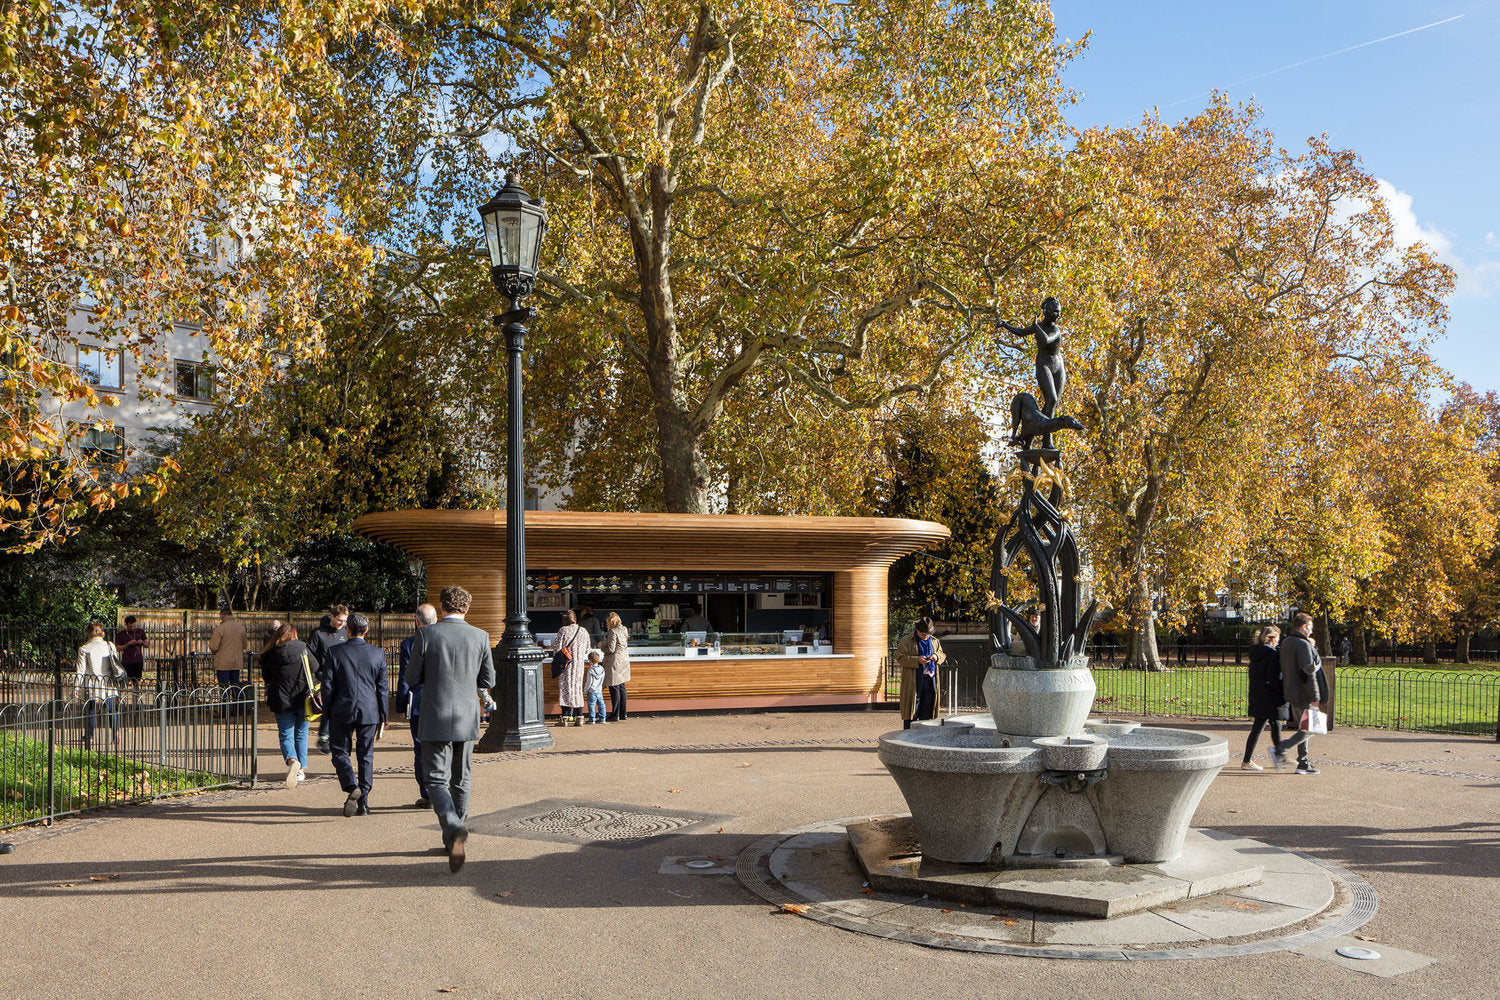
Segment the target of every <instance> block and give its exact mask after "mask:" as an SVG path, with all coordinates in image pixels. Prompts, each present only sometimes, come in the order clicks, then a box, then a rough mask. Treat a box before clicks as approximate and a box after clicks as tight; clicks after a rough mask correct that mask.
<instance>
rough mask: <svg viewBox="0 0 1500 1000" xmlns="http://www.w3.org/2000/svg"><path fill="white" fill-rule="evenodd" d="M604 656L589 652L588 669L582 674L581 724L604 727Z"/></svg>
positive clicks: (596, 651)
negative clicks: (593, 724)
mask: <svg viewBox="0 0 1500 1000" xmlns="http://www.w3.org/2000/svg"><path fill="white" fill-rule="evenodd" d="M603 660H604V654H603V653H601V652H599V650H597V649H591V650H589V660H588V668H587V669H586V670H585V671H584V674H583V697H584V702H585V705H584V710H583V724H584V725H589V724H590V723H597V724H598V725H601V726H602V725H604V721H605V720H604V663H603Z"/></svg>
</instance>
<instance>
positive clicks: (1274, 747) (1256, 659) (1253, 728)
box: [1240, 625, 1287, 771]
mask: <svg viewBox="0 0 1500 1000" xmlns="http://www.w3.org/2000/svg"><path fill="white" fill-rule="evenodd" d="M1280 642H1281V629H1279V628H1277V627H1276V626H1275V625H1267V626H1266V627H1265V628H1263V629H1261V630H1260V631H1259V632H1258V633H1256V636H1255V645H1253V646H1251V647H1250V670H1249V682H1250V690H1249V696H1248V698H1247V699H1246V706H1247V707H1246V712H1247V714H1248V715H1249V716H1250V718H1251V720H1252V721H1251V723H1250V735H1249V736H1248V737H1247V738H1246V740H1245V759H1244V760H1242V761H1240V767H1241V768H1243V769H1244V770H1246V771H1264V770H1265V768H1263V767H1261V766H1260V765H1259V764H1257V763H1255V761H1254V759H1253V758H1254V757H1255V744H1256V742H1257V741H1258V740H1259V739H1260V732H1261V730H1262V729H1267V728H1269V730H1270V736H1271V763H1273V764H1275V765H1276V770H1278V771H1279V770H1281V765H1282V764H1283V763H1284V762H1285V761H1286V751H1285V750H1283V749H1282V748H1281V725H1280V723H1281V721H1284V720H1285V719H1286V717H1287V709H1286V698H1284V697H1283V696H1282V693H1281V655H1280V654H1279V653H1278V652H1277V649H1276V647H1277V645H1278V644H1279V643H1280Z"/></svg>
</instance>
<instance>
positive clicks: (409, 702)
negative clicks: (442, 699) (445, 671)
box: [396, 604, 438, 809]
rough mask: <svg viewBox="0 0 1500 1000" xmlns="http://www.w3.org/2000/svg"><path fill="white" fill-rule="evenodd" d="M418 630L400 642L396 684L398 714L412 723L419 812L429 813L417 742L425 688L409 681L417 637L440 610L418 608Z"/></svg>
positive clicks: (418, 742) (413, 771)
mask: <svg viewBox="0 0 1500 1000" xmlns="http://www.w3.org/2000/svg"><path fill="white" fill-rule="evenodd" d="M415 620H416V627H415V628H414V629H412V633H411V635H409V636H407V637H406V638H405V639H402V640H401V653H400V659H401V671H400V673H399V674H398V675H397V682H396V711H398V712H402V713H404V714H405V715H406V717H407V719H409V720H410V721H411V747H412V773H413V774H415V775H416V777H417V794H418V795H419V796H420V798H418V799H417V801H416V803H415V805H416V806H417V808H419V809H428V808H430V807H431V806H432V802H431V801H430V800H429V799H428V798H427V766H426V765H425V764H423V763H422V741H421V740H420V739H418V738H417V721H418V720H419V719H420V718H421V717H422V685H420V684H417V685H413V684H412V683H411V682H410V681H409V680H407V677H406V671H407V670H408V669H409V668H410V667H411V651H412V649H413V648H414V647H415V646H416V644H417V633H418V632H420V631H422V630H423V629H424V628H426V627H427V626H428V625H431V624H433V623H435V622H436V621H437V620H438V613H437V608H435V607H433V606H432V605H431V604H420V605H418V606H417V613H416V616H415Z"/></svg>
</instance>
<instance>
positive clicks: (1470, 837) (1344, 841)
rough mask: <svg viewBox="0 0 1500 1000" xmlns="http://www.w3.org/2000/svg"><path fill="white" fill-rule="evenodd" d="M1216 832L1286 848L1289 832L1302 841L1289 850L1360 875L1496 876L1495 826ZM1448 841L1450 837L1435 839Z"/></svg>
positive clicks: (1499, 838) (1499, 825) (1498, 837)
mask: <svg viewBox="0 0 1500 1000" xmlns="http://www.w3.org/2000/svg"><path fill="white" fill-rule="evenodd" d="M1215 829H1217V830H1220V831H1222V832H1224V833H1232V834H1235V835H1236V836H1240V837H1248V838H1250V839H1251V840H1258V841H1261V842H1263V843H1267V844H1278V845H1285V844H1287V842H1288V839H1289V836H1288V835H1289V834H1293V835H1294V836H1296V837H1297V838H1300V839H1303V843H1301V844H1298V845H1294V846H1292V847H1291V849H1292V850H1297V851H1301V852H1303V853H1305V854H1309V855H1311V856H1313V857H1321V858H1326V859H1328V860H1332V861H1337V862H1338V863H1340V864H1347V865H1349V866H1350V867H1352V868H1355V869H1357V870H1359V871H1382V872H1392V873H1396V874H1402V875H1457V876H1463V877H1468V878H1496V877H1500V868H1497V867H1496V865H1495V857H1496V853H1497V849H1500V822H1493V821H1478V822H1466V823H1450V824H1448V825H1446V826H1427V827H1413V828H1409V829H1401V830H1390V829H1384V828H1381V827H1371V826H1302V827H1289V826H1233V825H1225V824H1217V825H1216V826H1215ZM1437 838H1453V839H1437Z"/></svg>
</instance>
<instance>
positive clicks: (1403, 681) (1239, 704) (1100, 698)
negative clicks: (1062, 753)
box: [1094, 664, 1500, 735]
mask: <svg viewBox="0 0 1500 1000" xmlns="http://www.w3.org/2000/svg"><path fill="white" fill-rule="evenodd" d="M1334 676H1335V678H1336V681H1337V688H1336V690H1335V694H1334V702H1335V707H1334V722H1335V723H1336V724H1338V725H1345V726H1364V727H1370V728H1376V729H1409V730H1421V731H1424V732H1443V733H1472V734H1475V735H1484V734H1493V733H1494V732H1495V725H1496V713H1497V711H1500V707H1497V703H1500V671H1495V670H1482V671H1470V670H1454V669H1452V668H1451V667H1449V668H1441V667H1432V666H1429V665H1426V664H1415V665H1406V666H1399V667H1388V666H1385V667H1343V668H1340V669H1338V670H1336V671H1335V674H1334ZM1094 683H1095V685H1096V686H1097V689H1098V693H1097V694H1096V696H1095V698H1094V710H1095V711H1096V712H1120V713H1125V714H1152V715H1199V716H1209V717H1214V718H1236V717H1240V716H1243V715H1244V714H1245V684H1246V681H1245V671H1244V668H1243V667H1238V668H1237V667H1234V666H1232V665H1229V666H1223V667H1217V666H1216V667H1201V668H1192V667H1188V668H1182V669H1177V670H1174V671H1172V672H1171V673H1159V674H1158V673H1147V672H1143V671H1135V670H1095V671H1094Z"/></svg>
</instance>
